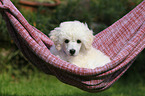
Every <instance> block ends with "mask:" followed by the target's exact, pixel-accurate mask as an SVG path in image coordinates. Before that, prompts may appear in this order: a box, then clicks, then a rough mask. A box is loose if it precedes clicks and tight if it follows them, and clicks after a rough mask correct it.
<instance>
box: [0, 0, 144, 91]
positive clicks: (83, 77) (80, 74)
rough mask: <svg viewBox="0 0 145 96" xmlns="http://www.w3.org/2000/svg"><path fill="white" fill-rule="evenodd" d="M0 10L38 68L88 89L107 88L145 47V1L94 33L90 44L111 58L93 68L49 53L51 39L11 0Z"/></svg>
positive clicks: (5, 0)
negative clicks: (79, 65)
mask: <svg viewBox="0 0 145 96" xmlns="http://www.w3.org/2000/svg"><path fill="white" fill-rule="evenodd" d="M0 13H1V14H2V16H3V18H4V19H5V21H6V24H7V28H8V31H9V34H10V35H11V37H12V38H13V40H14V41H15V43H16V45H17V46H18V48H19V49H20V50H21V51H22V53H23V54H24V56H25V57H26V58H27V59H28V60H29V61H30V62H31V63H32V64H34V65H35V66H36V67H37V68H39V69H41V70H42V71H43V72H45V73H47V74H51V75H54V76H56V77H57V78H58V79H59V80H60V81H62V82H64V83H66V84H69V85H72V86H75V87H78V88H80V89H82V90H85V91H88V92H99V91H103V90H105V89H107V88H109V87H110V86H111V85H113V84H114V82H115V81H116V80H118V79H119V78H120V77H121V76H122V75H123V74H124V72H126V71H127V69H128V68H129V67H130V66H131V65H132V63H133V61H134V60H135V59H136V57H137V55H138V54H139V53H140V52H141V51H142V50H143V49H144V48H145V1H142V2H141V3H140V4H139V5H138V6H137V7H136V8H134V9H133V10H132V11H130V12H129V13H128V14H126V15H125V16H124V17H122V18H121V19H119V20H118V21H117V22H115V23H114V24H112V25H111V26H110V27H108V28H106V29H105V30H103V31H102V32H100V33H98V34H96V35H95V40H94V42H93V46H94V47H95V48H97V49H99V50H101V51H102V52H104V53H105V54H106V55H108V56H110V58H111V60H112V62H110V63H108V64H106V65H105V66H103V67H97V68H95V69H87V68H79V67H77V66H75V65H73V64H70V63H68V62H66V61H63V60H61V59H59V58H57V57H56V56H54V55H53V54H51V53H50V51H49V48H50V47H51V46H52V45H53V42H52V41H51V40H50V39H49V38H48V37H47V36H46V35H45V34H43V33H42V32H41V31H39V30H38V29H36V28H35V27H33V26H31V25H30V24H29V23H28V22H27V20H26V19H25V18H24V17H23V15H22V14H21V13H20V12H19V11H18V9H17V8H16V7H15V6H14V5H13V4H12V2H11V1H10V0H0Z"/></svg>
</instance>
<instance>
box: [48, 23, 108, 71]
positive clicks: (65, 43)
mask: <svg viewBox="0 0 145 96" xmlns="http://www.w3.org/2000/svg"><path fill="white" fill-rule="evenodd" d="M49 35H50V39H51V40H52V41H53V42H54V45H53V46H52V47H51V48H50V51H51V53H52V54H54V55H55V56H57V57H59V58H60V59H62V60H65V61H67V62H69V63H72V64H75V65H76V66H78V67H82V68H91V69H94V68H96V67H101V66H104V65H105V64H107V63H109V62H110V61H111V60H110V58H109V57H108V56H106V55H105V54H104V53H102V52H101V51H99V50H97V49H95V48H93V46H92V42H93V38H94V36H93V32H92V31H91V30H89V28H88V26H87V24H84V23H81V22H79V21H68V22H63V23H61V24H60V26H59V27H57V28H55V29H54V30H52V31H51V32H50V34H49Z"/></svg>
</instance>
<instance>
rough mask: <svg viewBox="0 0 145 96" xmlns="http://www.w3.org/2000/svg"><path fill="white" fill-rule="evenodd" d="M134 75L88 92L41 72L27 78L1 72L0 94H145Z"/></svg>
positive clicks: (126, 95) (64, 95)
mask: <svg viewBox="0 0 145 96" xmlns="http://www.w3.org/2000/svg"><path fill="white" fill-rule="evenodd" d="M135 76H136V74H133V75H131V76H130V78H127V77H125V76H123V77H122V78H121V79H120V80H119V81H117V82H116V83H115V84H114V85H113V86H112V87H111V88H109V89H107V90H105V91H103V92H99V93H88V92H85V91H82V90H80V89H78V88H75V87H73V86H70V85H66V84H64V83H62V82H60V81H59V80H58V79H56V78H55V77H54V76H49V75H46V74H43V73H41V72H40V73H38V72H36V74H35V75H33V74H30V76H29V77H27V78H26V77H25V76H21V77H20V78H16V77H14V76H11V75H9V74H8V73H3V74H0V96H81V95H82V96H145V82H144V79H143V77H140V76H139V75H138V76H136V77H135ZM133 78H134V79H133Z"/></svg>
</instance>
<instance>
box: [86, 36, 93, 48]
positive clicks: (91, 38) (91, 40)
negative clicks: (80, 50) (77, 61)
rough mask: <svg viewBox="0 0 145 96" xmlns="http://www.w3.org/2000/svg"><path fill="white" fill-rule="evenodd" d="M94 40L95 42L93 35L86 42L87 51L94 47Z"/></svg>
mask: <svg viewBox="0 0 145 96" xmlns="http://www.w3.org/2000/svg"><path fill="white" fill-rule="evenodd" d="M93 40H94V36H93V35H91V36H90V37H89V38H88V39H87V40H86V41H85V42H84V47H85V50H89V49H90V48H91V47H92V43H93Z"/></svg>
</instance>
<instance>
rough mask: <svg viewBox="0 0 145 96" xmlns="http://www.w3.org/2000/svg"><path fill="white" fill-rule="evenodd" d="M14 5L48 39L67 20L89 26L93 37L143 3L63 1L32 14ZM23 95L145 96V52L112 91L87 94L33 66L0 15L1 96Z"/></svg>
mask: <svg viewBox="0 0 145 96" xmlns="http://www.w3.org/2000/svg"><path fill="white" fill-rule="evenodd" d="M11 1H12V2H13V3H14V5H15V6H16V7H17V8H18V9H19V10H20V12H21V13H22V14H23V15H24V17H25V18H26V19H27V21H28V22H29V23H30V24H31V25H33V26H35V27H36V28H38V29H39V30H41V31H42V32H44V33H45V34H46V35H47V34H48V33H49V32H50V30H52V29H53V28H55V27H57V26H58V25H59V24H60V23H61V22H63V21H68V20H69V21H71V20H79V21H81V22H86V23H87V24H88V25H89V28H91V29H92V30H93V31H94V34H97V33H98V32H100V31H102V30H103V29H105V28H107V27H108V26H110V25H111V24H113V23H114V22H115V21H117V20H118V19H120V18H121V17H123V16H124V15H125V14H127V13H128V12H129V11H130V10H132V9H133V8H134V7H135V6H137V5H138V4H139V3H140V2H142V1H143V0H60V1H61V4H60V5H59V6H56V7H53V8H50V7H43V6H39V7H38V8H36V9H35V10H33V11H32V10H31V9H25V8H24V7H22V5H21V4H20V3H19V0H11ZM29 1H30V0H29ZM32 1H37V0H32ZM38 1H41V2H42V1H43V0H38ZM45 1H46V0H45ZM48 1H49V0H48ZM53 3H54V2H53ZM21 95H23V96H80V95H83V96H96V95H97V96H145V50H143V51H142V52H141V53H140V54H139V56H138V58H137V59H136V61H135V62H134V63H133V65H132V66H131V67H130V69H129V70H128V71H127V72H126V73H125V74H124V75H123V76H122V77H121V78H120V79H119V80H118V81H117V82H116V83H115V84H114V85H113V86H112V87H111V88H109V89H108V90H105V91H103V92H100V93H88V92H84V91H82V90H80V89H77V88H75V87H72V86H69V85H66V84H63V83H61V82H60V81H58V80H57V79H56V78H55V77H53V76H50V75H46V74H44V73H43V72H41V71H40V70H38V69H37V68H35V67H34V66H33V65H32V64H30V63H29V61H27V60H26V59H25V58H24V56H23V55H22V53H21V52H20V51H19V50H18V48H17V47H16V45H15V44H14V42H13V40H12V39H11V38H10V36H9V34H8V30H7V27H6V24H5V21H4V20H3V18H2V16H1V15H0V96H21Z"/></svg>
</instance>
